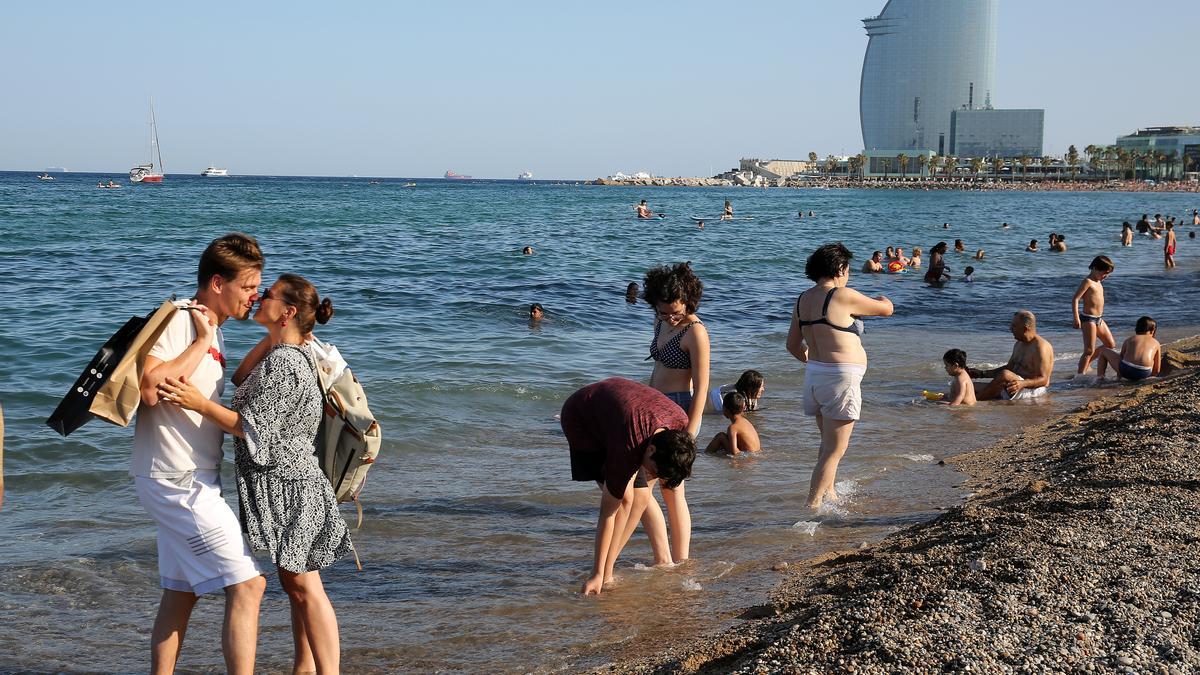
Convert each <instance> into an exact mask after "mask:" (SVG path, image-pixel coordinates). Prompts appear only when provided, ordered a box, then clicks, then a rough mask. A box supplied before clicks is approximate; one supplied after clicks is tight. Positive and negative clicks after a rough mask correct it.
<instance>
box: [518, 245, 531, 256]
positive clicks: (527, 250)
mask: <svg viewBox="0 0 1200 675" xmlns="http://www.w3.org/2000/svg"><path fill="white" fill-rule="evenodd" d="M521 254H522V255H533V247H532V246H526V247H525V248H523V249H521Z"/></svg>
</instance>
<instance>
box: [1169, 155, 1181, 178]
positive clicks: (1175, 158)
mask: <svg viewBox="0 0 1200 675" xmlns="http://www.w3.org/2000/svg"><path fill="white" fill-rule="evenodd" d="M1178 161H1179V151H1178V150H1172V151H1170V152H1168V153H1167V179H1168V180H1169V179H1171V178H1174V177H1175V164H1176V162H1178Z"/></svg>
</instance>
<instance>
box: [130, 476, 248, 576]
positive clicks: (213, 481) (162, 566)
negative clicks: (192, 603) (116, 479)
mask: <svg viewBox="0 0 1200 675" xmlns="http://www.w3.org/2000/svg"><path fill="white" fill-rule="evenodd" d="M134 484H135V485H136V486H137V495H138V501H140V502H141V503H142V507H143V508H145V509H146V512H147V513H149V514H150V517H151V518H153V519H154V522H155V523H157V524H158V574H159V576H160V577H161V579H162V587H163V588H166V589H169V590H172V591H181V592H185V593H195V594H196V595H204V594H205V593H211V592H213V591H219V590H221V589H222V588H225V587H226V586H232V585H234V584H240V583H242V582H243V581H247V580H249V579H253V578H254V577H256V576H259V575H261V574H262V569H261V568H260V567H259V566H258V562H257V561H255V560H254V555H253V554H251V552H250V547H249V546H247V545H246V539H245V537H244V536H242V528H241V524H240V523H238V519H237V516H236V515H234V513H233V509H230V508H229V504H227V503H226V502H225V499H224V498H223V497H222V496H221V474H220V472H218V471H211V470H205V471H193V472H191V473H189V474H186V475H184V476H182V477H179V478H145V477H142V476H137V477H135V478H134Z"/></svg>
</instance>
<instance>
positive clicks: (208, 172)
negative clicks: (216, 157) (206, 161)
mask: <svg viewBox="0 0 1200 675" xmlns="http://www.w3.org/2000/svg"><path fill="white" fill-rule="evenodd" d="M200 175H201V176H204V177H205V178H213V177H215V176H228V175H229V169H218V168H217V167H215V166H210V167H208V168H207V169H205V170H203V171H201V172H200Z"/></svg>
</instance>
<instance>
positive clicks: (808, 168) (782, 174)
mask: <svg viewBox="0 0 1200 675" xmlns="http://www.w3.org/2000/svg"><path fill="white" fill-rule="evenodd" d="M817 164H818V163H817V162H810V161H809V160H807V159H768V160H761V159H754V158H746V157H743V158H742V159H741V160H739V161H738V171H741V172H749V173H751V174H754V175H756V176H762V177H763V178H766V179H768V180H777V179H779V178H789V177H791V176H794V175H796V174H803V173H816V172H817Z"/></svg>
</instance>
